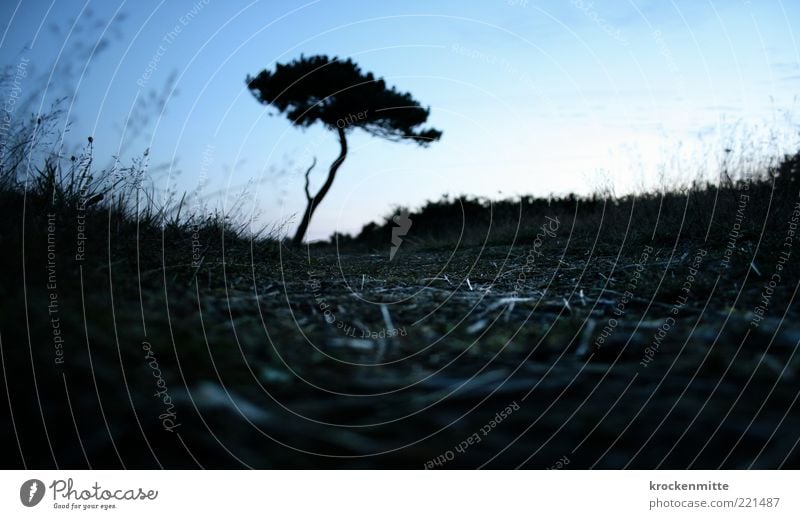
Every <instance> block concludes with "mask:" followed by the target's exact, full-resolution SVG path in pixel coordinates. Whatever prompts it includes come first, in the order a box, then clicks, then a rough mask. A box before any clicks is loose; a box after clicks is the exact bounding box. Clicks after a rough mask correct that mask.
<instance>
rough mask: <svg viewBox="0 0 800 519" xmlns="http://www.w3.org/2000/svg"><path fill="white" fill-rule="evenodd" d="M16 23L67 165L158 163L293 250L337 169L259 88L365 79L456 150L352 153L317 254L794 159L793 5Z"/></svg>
mask: <svg viewBox="0 0 800 519" xmlns="http://www.w3.org/2000/svg"><path fill="white" fill-rule="evenodd" d="M0 13H2V20H5V21H6V22H5V24H4V26H2V27H0V30H2V31H3V32H2V36H1V37H0V62H2V63H3V64H5V65H9V66H12V67H14V66H18V65H19V64H20V62H24V63H25V66H26V68H27V69H26V74H27V77H25V78H23V79H22V81H21V90H22V91H23V92H24V93H25V94H28V95H34V96H35V97H36V99H37V102H36V103H34V104H33V105H32V108H31V110H32V111H33V112H34V113H35V112H37V111H39V110H46V109H47V107H48V106H49V103H50V102H51V101H52V100H53V99H54V98H56V97H58V96H67V97H68V101H67V107H66V109H67V115H66V120H67V121H68V122H69V134H68V138H67V141H68V142H67V143H65V146H68V145H72V146H77V145H78V144H77V143H81V144H82V143H84V142H85V140H84V139H85V137H86V136H89V135H91V136H93V138H94V151H95V156H96V157H100V158H103V157H108V158H110V157H112V156H119V157H120V160H121V161H122V162H123V163H124V162H125V161H130V160H131V159H132V158H133V157H136V156H137V155H141V154H142V153H143V152H144V150H145V149H149V160H150V164H151V165H153V181H154V182H155V183H156V184H157V186H158V188H159V193H167V192H169V191H177V192H183V191H186V192H189V193H191V194H192V195H193V197H194V198H193V199H192V200H196V204H197V206H198V207H199V204H201V203H203V204H208V205H209V207H221V208H224V209H226V210H229V211H233V210H236V209H237V208H238V211H239V212H240V213H241V214H242V215H244V216H245V217H246V218H248V219H252V220H253V226H254V228H256V227H261V226H273V225H274V226H278V227H281V226H283V227H282V228H284V229H286V230H287V231H292V230H293V229H294V226H295V225H296V223H297V220H298V216H299V213H301V212H302V210H303V208H304V204H305V196H304V194H303V173H304V172H305V169H306V168H307V167H308V166H309V165H310V164H311V162H312V160H313V159H314V158H316V159H317V161H318V166H317V168H316V169H315V170H314V171H313V172H312V189H313V188H314V187H316V186H319V185H321V183H322V182H323V181H324V177H325V175H326V172H327V165H328V164H329V163H330V162H331V161H333V160H334V159H335V157H336V155H337V154H338V151H339V150H338V143H337V140H336V135H335V134H333V133H332V132H330V131H327V130H325V129H323V128H321V127H312V128H309V129H306V130H303V129H299V128H296V127H293V126H292V125H291V123H290V122H289V121H288V120H287V119H286V118H284V117H283V116H281V115H279V114H276V112H275V110H274V109H271V108H269V107H266V106H263V105H260V104H259V103H258V102H256V101H255V99H254V98H253V96H252V95H251V94H250V92H249V91H248V90H247V89H246V87H245V82H244V81H245V77H246V76H247V75H248V74H251V75H255V74H256V73H258V72H259V71H261V70H262V69H264V68H274V66H275V64H276V63H282V62H287V61H291V60H292V59H294V58H297V57H299V56H300V55H301V54H303V55H307V56H308V55H313V54H327V55H329V56H339V57H342V58H345V57H351V58H353V59H354V61H356V62H357V63H358V64H359V65H360V66H361V67H362V69H364V70H367V71H371V72H374V73H375V74H376V75H377V76H380V77H383V78H384V79H385V80H386V81H387V83H388V84H390V85H394V86H396V87H397V88H398V89H399V90H401V91H408V92H411V93H412V95H413V96H414V97H415V98H416V99H417V100H419V101H420V103H422V105H423V106H427V107H430V111H431V113H430V118H429V121H428V122H429V125H431V126H434V127H436V128H438V129H440V130H442V131H443V136H442V139H441V141H439V142H437V143H434V144H433V145H431V146H430V147H428V148H421V147H418V146H415V145H413V144H410V143H395V142H387V141H383V140H380V139H378V138H375V137H371V136H369V135H367V134H365V133H363V132H362V133H359V131H356V132H355V133H352V134H351V136H350V138H349V144H350V152H349V154H348V157H347V159H346V161H345V163H344V165H343V166H342V167H341V169H340V170H339V173H338V175H337V178H336V181H335V183H334V185H333V187H332V189H331V190H330V192H329V194H328V196H327V197H326V199H325V200H324V202H323V203H322V204H321V205H320V207H319V209H318V210H317V212H316V214H315V216H314V220H313V221H312V223H311V227H310V229H309V233H308V237H309V238H310V239H325V238H328V237H329V236H330V235H331V233H333V232H334V231H338V232H343V233H357V232H358V230H359V229H360V228H361V227H362V226H363V225H364V224H365V223H367V222H369V221H373V220H380V219H381V218H382V217H383V216H385V215H386V214H388V213H389V212H390V211H391V210H392V208H394V207H397V206H409V207H412V208H413V207H418V206H420V205H421V204H423V203H424V202H425V201H426V200H437V199H439V198H440V197H441V195H443V194H445V193H448V194H450V195H454V196H455V195H462V194H463V195H470V196H481V197H486V198H489V199H500V198H507V197H514V196H519V195H526V194H533V195H539V196H548V195H550V194H554V195H562V194H566V193H569V192H575V193H579V194H587V193H591V192H593V191H596V190H598V189H613V191H614V192H615V193H617V194H624V193H629V192H638V191H642V190H646V189H653V188H658V187H661V186H663V185H665V184H673V185H674V184H675V183H679V182H687V181H691V180H694V179H696V178H698V177H702V176H703V175H705V176H706V177H709V178H713V177H714V175H715V174H716V172H717V171H718V166H719V163H720V161H721V160H722V158H723V157H724V156H725V154H724V152H723V150H724V149H725V148H732V149H734V150H735V152H736V153H741V154H754V153H758V154H774V155H778V154H781V153H786V152H788V151H791V150H793V149H798V144H800V143H798V129H799V128H800V126H798V118H797V116H796V115H795V110H796V109H797V104H798V102H797V97H796V96H797V93H798V86H800V47H798V43H797V39H798V38H797V31H798V24H799V23H800V22H797V20H800V3H798V2H793V1H789V0H759V1H757V2H755V1H741V0H724V1H722V0H627V1H626V0H594V1H591V0H552V1H551V0H547V1H534V0H472V1H470V0H458V1H455V0H441V1H435V2H433V1H416V0H406V1H403V2H375V1H362V0H317V1H309V2H304V1H303V0H300V1H296V2H294V1H288V0H278V1H260V2H259V1H236V0H226V1H224V2H223V1H221V0H189V1H169V2H167V1H148V0H138V1H136V2H128V1H120V0H105V1H102V2H100V1H86V0H83V1H78V0H59V1H58V2H56V1H54V0H52V1H51V0H26V1H24V2H23V1H19V2H17V1H16V0H7V1H5V2H3V3H2V5H0ZM42 77H43V78H46V79H49V80H50V86H48V87H47V88H46V89H45V88H42V86H41V85H42V83H40V82H38V81H37V79H36V78H42ZM45 84H46V82H45ZM26 89H27V90H26ZM8 96H9V90H8V87H7V86H4V87H3V92H2V98H3V99H4V100H7V99H8ZM6 106H8V105H6ZM13 115H14V117H21V116H22V115H23V114H20V113H14V114H13ZM165 163H166V164H171V166H170V167H168V168H164V169H157V168H155V165H157V164H165ZM163 196H166V194H165V195H163ZM193 203H195V202H193Z"/></svg>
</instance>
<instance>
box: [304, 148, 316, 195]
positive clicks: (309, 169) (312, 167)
mask: <svg viewBox="0 0 800 519" xmlns="http://www.w3.org/2000/svg"><path fill="white" fill-rule="evenodd" d="M316 165H317V157H314V162H312V163H311V166H309V168H308V169H307V170H306V187H305V189H306V198H307V199H308V201H309V202H311V193H309V192H308V177H309V175H310V174H311V170H312V169H314V166H316Z"/></svg>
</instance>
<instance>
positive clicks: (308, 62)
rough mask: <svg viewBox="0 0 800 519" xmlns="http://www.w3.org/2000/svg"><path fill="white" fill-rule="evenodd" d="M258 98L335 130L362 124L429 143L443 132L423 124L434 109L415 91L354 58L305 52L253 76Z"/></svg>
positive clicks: (374, 131) (296, 118)
mask: <svg viewBox="0 0 800 519" xmlns="http://www.w3.org/2000/svg"><path fill="white" fill-rule="evenodd" d="M247 86H248V88H249V89H250V91H251V92H252V93H253V95H254V96H255V97H256V99H257V100H258V101H260V102H261V103H264V104H268V105H270V106H273V107H275V108H276V109H277V110H278V111H280V112H281V113H284V114H285V115H286V117H287V118H289V120H290V121H291V122H292V124H294V125H297V126H301V127H308V126H311V125H313V124H315V123H317V122H320V123H322V124H324V125H325V126H327V127H328V128H330V129H333V130H343V131H345V132H348V131H350V130H352V129H354V128H361V129H362V130H364V131H366V132H367V133H369V134H371V135H375V136H377V137H382V138H384V139H389V140H392V141H401V140H411V141H413V142H416V143H417V144H420V145H423V146H424V145H427V144H429V143H431V142H432V141H435V140H438V139H439V138H440V137H441V135H442V132H441V131H439V130H436V129H433V128H427V129H423V128H419V127H420V126H421V125H423V124H425V122H426V121H427V119H428V115H429V113H430V109H429V108H423V107H422V106H421V105H420V103H419V102H418V101H416V100H415V99H414V98H413V97H412V96H411V94H409V93H401V92H398V91H397V90H396V89H395V88H394V87H387V86H386V82H385V81H384V80H383V79H380V78H376V77H375V76H374V75H373V74H372V73H371V72H368V73H366V74H365V73H363V72H362V71H361V68H360V67H359V66H358V65H357V64H356V63H354V62H353V61H352V60H351V59H347V60H345V61H342V60H340V59H338V58H336V57H334V58H329V57H328V56H324V55H320V56H312V57H303V56H300V58H298V59H296V60H294V61H292V62H290V63H286V64H280V63H278V64H277V65H276V66H275V70H274V71H270V70H262V71H261V72H259V73H258V75H256V76H255V77H252V76H248V77H247Z"/></svg>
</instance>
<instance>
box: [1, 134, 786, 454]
mask: <svg viewBox="0 0 800 519" xmlns="http://www.w3.org/2000/svg"><path fill="white" fill-rule="evenodd" d="M45 123H46V121H45ZM31 124H32V125H33V126H31V127H28V128H27V129H28V130H32V129H33V128H35V127H37V126H38V127H40V128H43V127H44V124H43V123H42V122H41V121H36V122H31ZM41 133H42V134H46V132H44V131H42V132H41ZM31 134H35V132H32V131H31V132H30V133H26V132H24V131H23V132H22V133H18V135H22V136H23V137H20V140H19V142H23V143H25V144H24V145H22V146H21V147H19V148H17V154H16V155H15V154H13V153H12V154H8V155H6V160H5V162H4V163H3V169H2V174H0V208H1V209H0V210H2V212H3V214H2V219H1V221H2V224H0V225H2V226H3V227H2V244H3V246H4V250H5V252H6V253H5V254H3V255H2V261H3V272H4V281H3V283H2V285H1V286H0V295H2V297H1V298H0V347H1V348H0V350H1V351H0V353H2V356H1V359H2V366H3V370H2V377H3V384H2V386H3V387H4V388H5V389H6V391H7V394H8V402H10V409H9V411H10V416H11V417H12V420H11V421H9V422H7V423H6V426H5V427H3V429H2V431H3V432H2V434H3V438H2V439H3V444H4V445H5V452H4V456H3V459H4V460H5V462H4V464H3V465H4V466H5V467H7V468H11V467H27V468H50V467H55V466H58V467H61V468H66V467H69V468H83V467H92V468H116V467H123V466H124V467H128V468H132V467H136V468H141V467H159V466H163V467H168V468H174V467H188V468H191V467H197V466H203V467H259V468H269V467H353V468H363V467H411V468H422V467H424V466H430V467H436V468H438V467H448V468H450V467H477V466H486V467H516V466H522V467H531V468H534V467H535V468H546V467H551V466H553V464H555V463H556V462H557V461H559V460H562V459H564V458H566V459H568V460H569V464H568V468H584V467H603V468H621V467H632V468H633V467H635V468H652V467H661V468H685V467H694V468H712V467H714V468H715V467H717V466H724V467H748V466H753V467H763V468H768V467H769V468H772V467H779V466H783V467H794V468H796V467H797V466H798V465H800V453H798V450H797V440H798V437H797V431H798V430H800V423H798V420H799V419H798V415H797V413H796V412H794V411H795V407H796V404H797V395H798V392H797V382H798V378H797V377H798V369H800V361H798V358H797V356H796V349H797V344H798V341H800V327H798V325H797V324H796V323H797V322H798V321H797V317H798V308H797V303H796V300H795V290H796V287H797V286H798V274H799V273H798V269H797V262H796V261H794V260H795V258H794V256H795V255H796V254H797V251H796V250H795V246H794V244H793V242H792V243H790V244H789V246H788V247H787V246H786V245H785V244H786V240H787V236H788V235H789V233H790V231H791V230H792V229H793V225H794V223H796V222H797V220H793V218H794V216H793V211H794V209H795V204H796V203H797V201H798V190H799V188H800V186H798V180H797V179H798V178H800V176H798V165H800V155H794V156H789V157H784V158H782V160H780V161H779V162H778V163H776V164H775V165H774V166H766V167H764V169H763V170H762V171H761V172H759V173H758V174H756V175H750V176H748V177H747V178H738V179H736V180H731V179H730V177H729V176H727V175H726V176H724V177H723V181H722V182H721V183H720V185H710V184H702V185H701V184H694V185H689V186H686V187H685V188H683V189H676V190H674V191H668V192H662V193H653V194H646V195H641V196H636V197H633V196H629V197H621V198H616V197H611V196H610V195H609V196H595V197H591V198H579V197H565V198H560V199H550V200H546V199H536V198H533V197H526V198H523V199H521V200H513V201H503V202H493V203H491V204H489V203H488V202H486V201H482V200H478V199H471V198H464V197H462V198H458V199H443V200H441V201H439V202H433V203H429V204H427V205H426V206H425V207H423V208H421V209H420V210H418V211H413V212H411V214H410V218H411V220H412V222H413V227H412V229H411V231H410V232H409V234H408V235H407V236H406V237H404V242H403V244H402V246H401V247H400V249H399V250H398V253H397V255H396V256H395V258H394V259H393V260H391V261H390V260H389V246H390V244H391V229H392V224H391V219H390V218H387V220H386V222H384V223H382V224H372V225H369V226H367V227H365V228H364V230H363V231H362V232H361V233H360V234H359V235H358V236H356V237H346V236H336V237H335V239H334V240H333V241H332V243H329V244H315V245H312V246H311V247H309V248H299V249H298V248H291V247H288V246H287V245H285V244H283V243H282V242H281V241H280V240H278V239H277V236H276V235H269V234H268V233H266V234H265V233H260V234H259V233H256V234H255V235H253V234H251V233H249V232H248V227H247V225H245V224H244V223H242V222H241V221H240V220H237V218H236V216H235V215H230V214H227V215H226V214H222V213H220V212H213V211H207V210H196V209H194V210H190V209H189V208H188V204H187V203H186V198H185V197H178V196H173V197H161V196H156V195H157V193H155V191H154V190H153V189H151V188H148V187H147V185H148V184H147V175H146V170H147V160H148V158H147V156H146V155H145V156H143V157H141V158H140V159H139V160H137V161H135V162H134V163H133V164H131V165H130V166H128V167H125V168H122V167H115V168H112V169H111V170H105V171H96V169H97V168H96V166H95V163H94V158H93V155H92V154H93V151H92V146H91V142H89V143H87V145H86V148H85V150H84V152H83V153H82V154H81V155H80V156H79V157H74V158H73V157H58V156H56V155H54V154H52V153H50V152H48V149H49V148H48V147H47V146H45V145H44V144H43V143H42V141H41V140H38V141H37V140H35V139H34V140H25V138H24V135H31ZM20 153H21V155H20ZM29 157H38V158H39V160H37V161H36V162H37V163H38V164H39V165H38V166H37V167H36V168H35V169H30V168H29V165H30V164H33V161H29V160H27V158H29ZM19 159H25V160H19ZM745 194H746V196H747V198H746V203H743V200H745V199H744V198H743V195H745ZM156 199H165V200H166V202H164V203H161V204H157V203H156V202H155V200H156ZM548 218H549V219H550V220H548ZM555 219H557V221H558V225H557V226H555V228H553V227H550V228H549V230H543V229H542V225H548V222H551V221H553V220H555ZM442 222H450V223H451V225H442ZM793 222H794V223H793ZM462 230H463V232H462ZM787 252H788V253H789V259H788V260H785V261H784V260H781V258H782V254H784V255H785V254H786V253H787ZM776 273H777V274H779V278H777V281H776V282H775V285H774V287H771V290H770V291H769V297H768V299H767V303H766V305H765V306H764V308H763V312H761V313H762V314H763V316H762V315H760V314H759V308H760V305H762V303H764V295H765V290H766V288H765V287H770V285H769V283H770V281H771V280H772V281H775V280H776V278H775V276H774V275H775V274H776ZM612 323H613V325H612ZM755 324H758V326H755ZM2 405H4V406H5V405H8V404H5V403H4V404H2ZM469 438H473V441H471V442H470V441H468V439H469ZM475 438H477V439H475Z"/></svg>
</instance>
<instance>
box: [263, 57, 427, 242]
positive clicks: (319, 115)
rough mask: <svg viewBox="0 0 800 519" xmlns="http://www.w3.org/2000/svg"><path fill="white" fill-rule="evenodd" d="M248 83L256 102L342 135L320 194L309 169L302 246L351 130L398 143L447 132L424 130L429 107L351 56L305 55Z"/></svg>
mask: <svg viewBox="0 0 800 519" xmlns="http://www.w3.org/2000/svg"><path fill="white" fill-rule="evenodd" d="M247 87H248V88H249V89H250V92H251V93H252V94H253V96H254V97H255V98H256V100H258V101H259V102H260V103H262V104H265V105H269V106H272V107H274V108H276V109H277V110H278V112H280V113H282V114H285V115H286V117H287V118H288V119H289V120H290V121H291V123H292V124H293V125H295V126H299V127H301V128H307V127H309V126H311V125H313V124H315V123H317V122H319V123H321V124H323V125H324V126H325V127H326V128H328V129H330V130H332V131H335V132H336V133H337V135H338V137H339V146H340V151H339V156H338V157H337V158H336V160H334V161H333V163H332V164H331V165H330V168H329V170H328V178H327V179H326V180H325V182H324V183H323V184H322V187H320V189H319V191H318V192H317V194H316V195H314V196H311V194H310V193H309V190H308V176H309V174H310V172H311V168H309V169H308V171H307V172H306V186H305V191H306V200H307V203H308V205H307V206H306V210H305V213H304V214H303V219H302V220H301V221H300V225H299V227H298V228H297V232H296V233H295V235H294V240H293V241H294V243H296V244H299V243H302V241H303V238H304V237H305V234H306V230H307V229H308V224H309V222H310V221H311V217H312V216H313V215H314V211H315V210H316V208H317V206H319V203H320V202H321V201H322V199H323V198H324V197H325V195H326V194H327V193H328V190H329V189H330V187H331V185H332V184H333V180H334V178H335V177H336V172H337V171H338V170H339V167H340V166H341V165H342V162H344V159H345V157H347V134H348V133H349V132H351V131H353V130H355V129H356V128H360V129H361V130H363V131H365V132H367V133H369V134H370V135H374V136H376V137H381V138H384V139H388V140H390V141H394V142H397V141H403V140H409V141H412V142H415V143H417V144H419V145H421V146H427V145H428V144H430V143H431V142H433V141H436V140H439V138H440V137H441V135H442V132H441V131H439V130H436V129H433V128H427V129H422V128H420V126H421V125H423V124H425V122H426V121H427V120H428V115H429V113H430V109H429V108H423V107H422V106H421V105H420V103H419V102H418V101H416V100H415V99H414V98H413V97H411V94H409V93H401V92H398V91H397V90H396V89H395V88H394V87H391V88H387V86H386V82H385V81H384V80H383V79H378V78H376V77H375V76H374V75H373V74H372V73H371V72H369V73H366V74H364V73H363V72H362V71H361V69H360V68H359V66H358V65H356V64H355V63H354V62H353V61H352V60H350V59H348V60H347V61H342V60H339V59H338V58H335V57H334V58H328V56H311V57H307V58H306V57H303V56H302V55H301V56H300V58H299V59H296V60H294V61H292V62H290V63H287V64H280V63H278V64H277V65H276V66H275V70H274V71H269V70H262V71H261V72H259V73H258V75H257V76H255V77H251V76H247ZM315 162H316V161H315ZM312 168H313V165H312Z"/></svg>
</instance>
